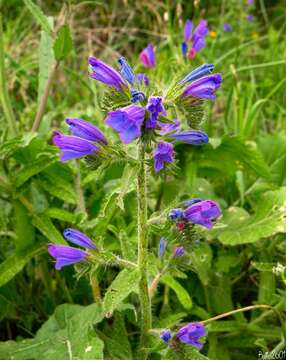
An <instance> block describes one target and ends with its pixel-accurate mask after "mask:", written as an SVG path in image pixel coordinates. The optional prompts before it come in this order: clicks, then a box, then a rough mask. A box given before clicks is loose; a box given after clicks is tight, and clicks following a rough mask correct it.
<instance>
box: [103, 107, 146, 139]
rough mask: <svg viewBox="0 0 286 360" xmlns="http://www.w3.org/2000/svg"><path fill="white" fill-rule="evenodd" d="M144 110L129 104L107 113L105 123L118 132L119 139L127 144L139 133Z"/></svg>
mask: <svg viewBox="0 0 286 360" xmlns="http://www.w3.org/2000/svg"><path fill="white" fill-rule="evenodd" d="M144 114H145V110H144V109H143V108H142V107H141V106H137V105H129V106H126V107H123V108H121V109H117V110H115V111H111V112H109V113H108V115H107V117H106V119H105V123H106V124H107V125H108V126H110V127H111V128H112V129H114V130H115V131H117V132H118V134H119V136H120V139H121V141H122V142H123V143H124V144H129V143H130V142H131V141H132V140H134V139H135V138H137V137H139V136H140V135H141V126H142V124H143V121H144Z"/></svg>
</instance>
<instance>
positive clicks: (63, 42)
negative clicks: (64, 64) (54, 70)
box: [54, 24, 73, 61]
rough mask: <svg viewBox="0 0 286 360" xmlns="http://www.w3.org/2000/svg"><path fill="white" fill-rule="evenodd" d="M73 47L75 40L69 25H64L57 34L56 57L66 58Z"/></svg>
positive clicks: (59, 58)
mask: <svg viewBox="0 0 286 360" xmlns="http://www.w3.org/2000/svg"><path fill="white" fill-rule="evenodd" d="M72 49H73V41H72V37H71V33H70V29H69V27H68V25H66V24H65V25H62V26H61V27H60V29H59V32H58V34H57V38H56V40H55V43H54V54H55V58H56V59H57V60H58V61H59V60H64V59H66V57H67V56H68V55H69V53H70V52H71V50H72Z"/></svg>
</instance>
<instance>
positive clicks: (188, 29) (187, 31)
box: [184, 19, 193, 43]
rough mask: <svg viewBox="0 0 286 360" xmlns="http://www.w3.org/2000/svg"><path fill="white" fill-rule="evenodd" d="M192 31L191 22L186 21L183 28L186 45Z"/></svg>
mask: <svg viewBox="0 0 286 360" xmlns="http://www.w3.org/2000/svg"><path fill="white" fill-rule="evenodd" d="M192 31H193V23H192V22H191V20H189V19H188V20H187V21H186V22H185V26H184V39H185V42H186V43H187V42H188V41H190V40H191V37H192Z"/></svg>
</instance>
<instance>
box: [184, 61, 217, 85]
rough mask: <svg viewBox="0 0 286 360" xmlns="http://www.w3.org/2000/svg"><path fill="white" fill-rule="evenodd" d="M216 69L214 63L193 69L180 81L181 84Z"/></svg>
mask: <svg viewBox="0 0 286 360" xmlns="http://www.w3.org/2000/svg"><path fill="white" fill-rule="evenodd" d="M213 69H214V65H213V64H204V65H201V66H199V67H198V68H196V69H195V70H193V71H191V72H190V73H189V74H188V75H186V76H185V77H184V78H183V79H182V80H181V81H180V82H179V85H184V84H187V83H189V82H191V81H194V80H197V79H199V78H201V77H203V76H205V75H209V74H211V73H212V71H213Z"/></svg>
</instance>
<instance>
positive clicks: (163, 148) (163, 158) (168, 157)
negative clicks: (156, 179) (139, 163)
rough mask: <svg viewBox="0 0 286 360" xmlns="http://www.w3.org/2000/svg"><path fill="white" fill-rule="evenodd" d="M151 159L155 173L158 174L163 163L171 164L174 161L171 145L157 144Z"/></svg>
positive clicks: (163, 142)
mask: <svg viewBox="0 0 286 360" xmlns="http://www.w3.org/2000/svg"><path fill="white" fill-rule="evenodd" d="M153 157H154V169H155V171H156V172H159V171H160V170H162V169H163V168H164V165H165V163H172V162H173V161H174V148H173V145H172V144H170V143H168V142H165V141H162V142H159V143H158V145H157V148H156V150H155V151H154V153H153Z"/></svg>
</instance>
